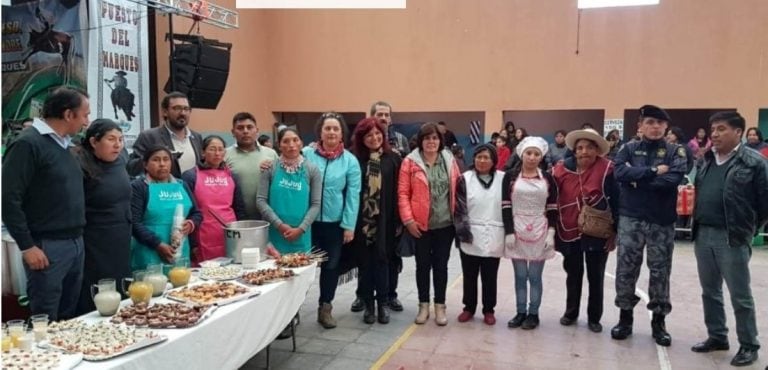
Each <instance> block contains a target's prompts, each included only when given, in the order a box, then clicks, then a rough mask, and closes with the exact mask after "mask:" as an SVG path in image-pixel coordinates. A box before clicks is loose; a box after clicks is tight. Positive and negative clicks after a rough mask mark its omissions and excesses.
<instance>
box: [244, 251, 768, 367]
mask: <svg viewBox="0 0 768 370" xmlns="http://www.w3.org/2000/svg"><path fill="white" fill-rule="evenodd" d="M615 262H616V255H615V253H612V254H611V256H610V257H609V260H608V267H607V268H606V281H605V284H606V287H605V314H604V315H603V320H602V324H603V326H604V331H603V333H600V334H595V333H592V332H591V331H589V330H588V329H587V327H586V311H585V310H586V297H584V299H583V303H582V315H581V317H580V318H579V322H578V325H576V326H572V327H563V326H561V325H560V324H559V323H558V320H559V318H560V316H561V315H562V312H563V309H564V306H565V272H564V271H563V270H562V258H561V257H560V256H559V255H558V257H556V258H555V259H553V260H550V261H548V262H547V265H546V267H545V269H544V278H543V279H544V296H543V298H542V306H541V309H540V317H541V321H542V322H541V325H540V326H539V328H537V329H536V330H531V331H524V330H521V329H509V328H507V326H506V322H507V320H509V319H510V318H512V317H513V316H514V314H515V293H514V281H513V270H512V264H511V263H510V262H509V261H508V260H505V261H502V264H501V268H500V270H499V283H498V286H499V289H498V290H499V291H498V305H497V307H496V318H497V321H498V322H497V324H496V325H495V326H493V327H490V326H487V325H485V324H484V323H483V322H482V316H481V315H480V314H477V315H476V316H475V319H474V320H472V321H469V322H467V323H458V322H457V321H456V316H457V315H458V314H459V313H460V312H461V309H462V307H463V306H462V304H461V297H462V286H461V266H460V261H459V258H458V251H457V250H456V249H454V250H453V254H452V256H451V260H450V262H449V289H448V302H447V305H448V314H449V323H448V326H446V327H438V326H436V325H435V324H434V321H429V322H428V323H427V324H425V325H413V324H412V323H413V318H414V317H415V314H416V308H417V301H418V300H417V297H416V287H415V285H416V284H415V277H414V272H415V271H414V270H415V267H414V262H413V259H406V261H405V268H404V271H403V273H402V274H401V280H400V281H401V283H400V288H399V292H400V295H401V300H402V301H403V304H404V305H405V311H403V312H399V313H397V312H395V313H392V320H391V322H390V323H389V324H388V325H380V324H374V325H366V324H364V323H363V322H362V314H358V313H352V312H350V311H349V305H350V304H351V302H352V300H353V299H354V290H355V287H356V283H355V282H352V283H350V284H345V285H343V286H341V287H339V290H338V292H337V296H336V300H335V302H334V305H335V306H336V307H335V309H334V316H335V317H336V318H337V320H338V321H339V325H338V327H337V328H335V329H331V330H325V329H323V328H322V327H320V325H319V324H317V322H316V321H315V320H316V307H317V306H316V304H315V302H316V301H317V295H318V288H317V286H316V285H317V284H316V283H315V286H313V287H312V288H311V289H310V292H309V294H308V296H307V301H306V303H305V305H304V307H303V308H302V310H301V315H302V323H301V324H300V325H299V326H298V329H297V350H296V352H291V341H290V340H283V341H276V342H275V343H273V345H272V349H271V357H270V361H271V363H270V365H271V368H274V369H334V370H336V369H367V368H382V369H622V370H632V369H663V370H667V369H691V370H692V369H729V368H732V367H731V366H730V364H729V363H730V360H731V358H732V357H733V355H734V354H735V353H736V351H737V350H738V342H737V340H736V336H735V328H734V319H733V314H732V310H731V307H730V303H727V304H726V312H728V323H729V327H730V328H731V335H730V342H731V350H730V351H720V352H714V353H712V354H698V353H693V352H691V350H690V347H691V346H692V345H693V344H695V343H697V342H699V341H701V340H703V339H705V338H706V329H705V327H704V322H703V313H702V309H701V298H700V294H701V290H700V288H699V283H698V275H697V271H696V261H695V257H694V255H693V247H692V244H691V243H687V242H679V243H678V244H677V245H676V249H675V255H674V266H673V269H672V279H671V282H672V287H671V289H672V292H671V294H672V305H673V310H672V313H671V314H670V315H669V317H668V319H667V329H668V331H669V332H670V334H671V335H672V346H671V347H667V348H663V347H659V346H657V345H656V344H655V343H654V341H653V339H652V338H651V336H650V316H646V315H645V314H646V313H647V312H648V311H646V310H645V309H644V305H645V302H642V301H641V303H640V304H638V306H637V307H636V308H635V325H634V334H633V336H632V337H630V338H629V339H627V340H624V341H616V340H612V339H611V337H610V333H609V331H610V328H611V326H613V325H614V324H615V323H616V321H617V320H618V309H617V308H615V306H614V305H613V299H614V297H615V289H614V280H613V273H614V272H615V266H616V264H615ZM750 269H751V272H752V292H753V295H754V297H755V301H756V307H758V311H757V320H758V327H759V332H760V333H761V336H760V340H761V342H762V343H768V335H767V334H766V333H768V309H766V308H765V307H766V305H767V304H768V249H766V248H764V247H763V248H755V249H754V253H753V255H752V261H751V264H750ZM647 281H648V273H647V269H646V268H645V267H644V268H643V272H642V274H641V277H640V281H639V284H638V289H639V290H641V291H642V292H647ZM585 285H586V282H585ZM725 290H726V298H725V301H726V302H730V300H729V298H728V297H727V289H725ZM584 294H586V286H585V287H584ZM641 296H642V293H641ZM761 355H762V356H763V357H761V358H760V359H759V360H758V362H757V363H756V364H755V365H752V366H750V367H746V368H745V369H760V370H762V369H764V368H766V365H768V352H766V351H765V350H763V351H762V352H761ZM265 361H266V355H265V351H262V352H261V353H259V354H258V355H256V356H254V357H253V358H252V359H251V360H250V361H249V362H248V363H246V364H245V365H244V366H243V367H242V369H249V370H250V369H259V368H264V367H265V364H266V362H265Z"/></svg>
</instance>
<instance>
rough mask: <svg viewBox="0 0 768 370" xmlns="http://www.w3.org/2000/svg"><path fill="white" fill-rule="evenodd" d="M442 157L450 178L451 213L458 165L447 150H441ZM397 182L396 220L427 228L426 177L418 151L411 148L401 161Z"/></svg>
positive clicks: (422, 228)
mask: <svg viewBox="0 0 768 370" xmlns="http://www.w3.org/2000/svg"><path fill="white" fill-rule="evenodd" d="M441 155H442V156H443V160H444V161H445V163H447V164H450V165H448V177H449V178H450V180H451V185H450V197H451V202H450V203H451V205H450V207H451V214H453V210H454V209H455V208H456V182H457V181H458V179H459V176H461V171H460V170H459V165H458V164H457V163H456V161H455V160H454V159H453V155H452V154H451V152H450V151H448V150H445V149H444V150H443V151H442V152H441ZM397 182H398V184H397V204H398V206H399V208H400V219H401V220H402V221H403V224H404V225H407V224H408V223H410V222H411V221H415V222H416V226H418V228H419V230H422V231H426V230H428V228H429V208H430V199H431V198H430V196H429V180H428V179H427V172H426V167H425V165H424V161H423V160H422V159H421V154H419V151H418V150H414V151H413V152H411V154H408V156H407V157H405V159H404V160H403V164H402V165H401V166H400V175H399V177H398V181H397Z"/></svg>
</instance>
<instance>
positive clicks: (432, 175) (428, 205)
mask: <svg viewBox="0 0 768 370" xmlns="http://www.w3.org/2000/svg"><path fill="white" fill-rule="evenodd" d="M416 141H417V143H418V149H417V150H414V151H413V152H411V154H409V155H408V156H407V157H405V159H404V160H403V164H402V166H401V167H400V175H399V178H398V186H397V194H398V205H399V208H400V217H401V219H402V221H403V225H404V226H405V227H406V228H407V230H408V233H409V234H410V235H411V236H412V237H413V238H415V239H416V253H415V257H416V287H417V289H418V292H419V313H418V314H417V315H416V320H415V322H416V324H424V323H425V322H426V321H427V319H429V280H430V277H429V275H430V270H431V271H432V275H433V280H434V287H435V297H434V302H435V323H437V325H440V326H443V325H445V324H447V323H448V319H447V317H446V313H445V290H446V286H447V285H448V258H449V257H450V255H451V244H452V243H453V237H454V234H455V230H454V226H453V216H452V215H453V210H454V207H455V204H456V201H455V199H456V196H455V189H456V181H457V180H458V178H459V175H460V173H459V167H458V165H457V164H456V161H455V160H454V158H453V155H452V154H451V152H450V151H449V150H447V149H446V148H445V145H444V139H443V136H442V135H441V134H440V131H438V129H437V124H436V123H432V122H430V123H425V124H424V125H423V126H421V129H420V130H419V133H418V136H417V138H416Z"/></svg>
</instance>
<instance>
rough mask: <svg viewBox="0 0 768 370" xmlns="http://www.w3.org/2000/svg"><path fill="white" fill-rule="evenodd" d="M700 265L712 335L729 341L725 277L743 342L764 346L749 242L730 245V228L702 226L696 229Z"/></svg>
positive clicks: (705, 307)
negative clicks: (758, 335)
mask: <svg viewBox="0 0 768 370" xmlns="http://www.w3.org/2000/svg"><path fill="white" fill-rule="evenodd" d="M696 234H697V235H696V243H695V244H694V252H695V253H696V265H697V267H698V270H699V283H701V290H702V292H701V300H702V303H703V306H704V323H705V324H706V326H707V334H708V335H709V337H710V338H712V339H715V340H717V341H719V342H728V327H727V326H725V306H724V304H723V280H725V285H726V286H728V291H729V292H730V293H731V306H733V313H734V316H736V334H737V335H738V338H739V344H740V345H741V346H742V347H746V348H750V349H758V348H760V342H758V340H757V323H756V320H755V300H754V299H753V298H752V290H751V288H750V285H749V284H750V275H749V259H750V258H751V257H752V249H751V248H750V246H749V245H742V246H739V247H736V248H734V247H731V246H729V245H728V231H727V230H725V229H724V228H714V227H708V226H704V225H702V226H700V227H699V228H698V230H697V232H696Z"/></svg>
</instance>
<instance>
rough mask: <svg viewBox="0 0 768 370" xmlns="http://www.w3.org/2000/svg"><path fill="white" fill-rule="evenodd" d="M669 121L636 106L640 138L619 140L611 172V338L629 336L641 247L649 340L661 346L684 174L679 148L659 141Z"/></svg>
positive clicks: (649, 108)
mask: <svg viewBox="0 0 768 370" xmlns="http://www.w3.org/2000/svg"><path fill="white" fill-rule="evenodd" d="M669 121H670V119H669V115H668V114H667V112H665V111H664V110H663V109H661V108H659V107H656V106H653V105H645V106H643V107H641V108H640V122H639V126H640V129H641V130H642V131H643V138H642V140H641V141H633V142H629V143H627V144H625V145H624V146H623V147H622V148H621V149H620V150H619V152H618V153H616V157H614V163H615V165H616V169H615V172H614V173H615V174H616V181H618V182H619V183H620V185H621V191H620V196H619V198H620V201H619V204H620V206H619V215H620V216H619V230H618V241H619V242H618V246H619V251H618V256H617V257H616V258H617V262H616V306H617V307H619V308H620V309H621V313H620V319H619V323H618V324H617V325H616V326H614V327H613V329H612V330H611V337H613V339H626V338H627V337H628V336H630V335H631V334H632V322H633V314H632V311H633V309H634V307H635V305H636V304H637V303H638V302H639V301H640V297H638V296H637V295H636V294H635V285H636V284H637V278H638V277H639V276H640V268H641V267H642V265H643V249H644V248H645V247H646V246H647V247H648V269H649V270H650V279H649V282H648V295H649V296H650V302H648V309H649V310H651V311H652V312H653V320H652V321H651V329H652V332H653V338H654V339H655V340H656V343H657V344H659V345H661V346H669V345H670V344H671V343H672V338H671V336H670V335H669V333H667V330H666V326H665V324H664V317H665V316H666V315H667V314H669V312H670V311H672V304H671V303H670V299H669V275H670V272H671V270H672V250H673V248H674V246H675V242H674V238H675V221H676V220H677V212H676V202H677V185H679V184H680V182H681V181H682V180H683V176H684V175H685V172H686V152H685V148H683V147H682V146H680V145H674V144H669V143H667V142H666V141H665V140H664V133H665V131H666V130H667V125H668V124H669Z"/></svg>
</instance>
